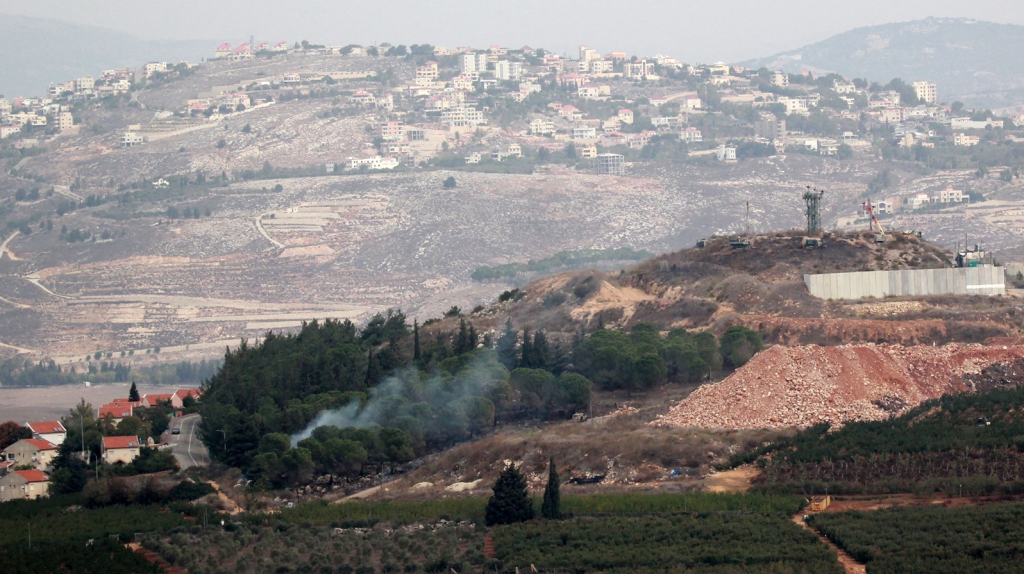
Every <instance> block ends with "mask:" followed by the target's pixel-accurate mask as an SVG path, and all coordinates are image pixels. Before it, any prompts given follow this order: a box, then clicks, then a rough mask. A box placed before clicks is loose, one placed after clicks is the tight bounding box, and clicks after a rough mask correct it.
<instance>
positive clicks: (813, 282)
mask: <svg viewBox="0 0 1024 576" xmlns="http://www.w3.org/2000/svg"><path fill="white" fill-rule="evenodd" d="M804 284H806V285H807V291H808V292H810V293H811V296H815V297H817V298H821V299H822V300H857V299H860V298H885V297H886V296H936V295H939V294H990V295H992V294H1006V281H1005V278H1004V272H1003V267H1002V266H979V267H977V268H934V269H931V270H882V271H877V272H840V273H838V274H804Z"/></svg>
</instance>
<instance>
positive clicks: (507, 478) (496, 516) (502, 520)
mask: <svg viewBox="0 0 1024 576" xmlns="http://www.w3.org/2000/svg"><path fill="white" fill-rule="evenodd" d="M485 519H486V521H487V525H488V526H494V525H495V524H514V523H516V522H525V521H527V520H531V519H533V501H532V500H530V495H529V494H528V493H527V491H526V477H525V476H523V474H522V472H520V471H519V469H518V468H516V467H515V466H513V465H511V464H509V465H508V466H506V467H505V469H504V470H502V471H501V474H499V475H498V479H497V481H495V482H494V495H493V496H491V499H490V500H488V501H487V510H486V513H485Z"/></svg>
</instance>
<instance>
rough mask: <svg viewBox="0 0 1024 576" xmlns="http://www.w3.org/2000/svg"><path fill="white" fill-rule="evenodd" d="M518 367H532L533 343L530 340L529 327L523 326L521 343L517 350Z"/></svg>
mask: <svg viewBox="0 0 1024 576" xmlns="http://www.w3.org/2000/svg"><path fill="white" fill-rule="evenodd" d="M519 367H520V368H533V345H532V343H531V342H530V329H529V328H523V345H522V347H521V348H520V350H519Z"/></svg>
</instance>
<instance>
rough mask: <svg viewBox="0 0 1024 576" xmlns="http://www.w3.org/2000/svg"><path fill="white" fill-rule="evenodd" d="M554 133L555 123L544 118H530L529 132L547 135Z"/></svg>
mask: <svg viewBox="0 0 1024 576" xmlns="http://www.w3.org/2000/svg"><path fill="white" fill-rule="evenodd" d="M554 133H555V123H554V122H552V121H551V120H547V119H545V118H534V119H533V120H530V134H534V135H537V136H547V135H548V134H554Z"/></svg>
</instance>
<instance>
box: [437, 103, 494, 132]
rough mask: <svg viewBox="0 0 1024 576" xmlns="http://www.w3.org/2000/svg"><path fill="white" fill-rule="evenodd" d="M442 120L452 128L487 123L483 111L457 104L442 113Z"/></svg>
mask: <svg viewBox="0 0 1024 576" xmlns="http://www.w3.org/2000/svg"><path fill="white" fill-rule="evenodd" d="M441 122H443V123H445V124H447V125H448V126H450V127H452V128H461V127H463V126H479V125H480V124H484V123H486V121H485V120H484V113H483V112H481V111H480V110H477V109H476V108H471V107H468V106H457V107H453V108H449V109H448V110H445V111H444V112H442V113H441Z"/></svg>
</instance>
